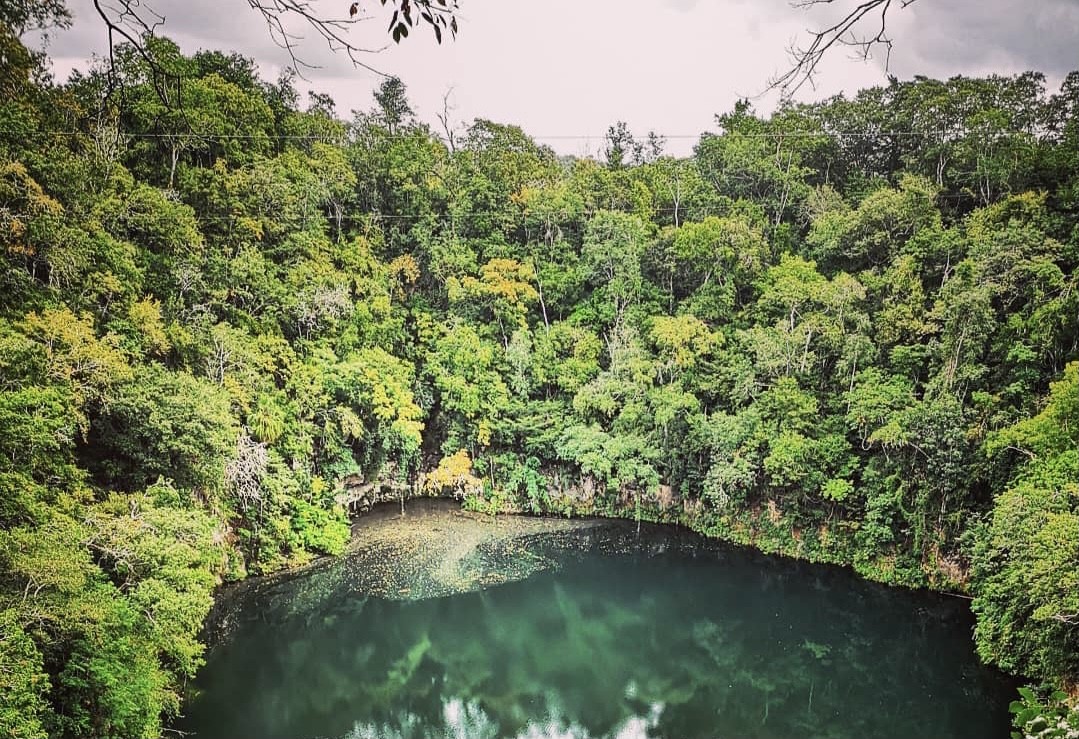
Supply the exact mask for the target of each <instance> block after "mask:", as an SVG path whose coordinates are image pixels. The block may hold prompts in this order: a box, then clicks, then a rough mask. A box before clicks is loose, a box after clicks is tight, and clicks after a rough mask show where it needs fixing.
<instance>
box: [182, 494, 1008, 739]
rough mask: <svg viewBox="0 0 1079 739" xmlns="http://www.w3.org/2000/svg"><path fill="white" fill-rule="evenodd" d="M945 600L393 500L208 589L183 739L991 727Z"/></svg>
mask: <svg viewBox="0 0 1079 739" xmlns="http://www.w3.org/2000/svg"><path fill="white" fill-rule="evenodd" d="M972 626H973V619H972V617H971V615H970V612H969V608H968V607H967V604H966V602H964V601H962V600H959V599H955V598H948V597H945V596H939V595H935V594H929V593H916V592H909V591H903V590H897V589H892V588H886V587H883V586H879V585H876V584H873V583H868V582H865V581H862V580H860V579H859V578H858V577H857V576H855V575H854V574H853V573H850V572H847V571H845V570H841V569H838V568H832V567H822V566H814V565H809V564H805V563H800V562H793V561H790V560H785V559H779V558H770V557H765V556H763V555H759V554H755V553H752V552H748V551H745V550H741V549H737V548H731V547H728V546H725V545H723V544H720V543H717V542H714V541H710V540H705V539H702V538H700V537H698V536H695V535H693V534H691V533H689V532H686V531H684V530H681V529H677V528H672V527H659V526H648V525H645V526H642V527H641V528H640V531H639V532H638V530H637V527H636V525H635V524H633V523H631V522H624V521H569V520H559V519H535V518H520V517H500V518H498V519H489V518H486V517H482V516H476V515H472V514H465V513H462V512H460V511H457V510H456V509H454V508H453V507H451V506H449V505H448V504H444V503H438V502H414V503H410V504H409V508H408V514H407V515H406V516H405V517H404V518H401V517H400V516H399V513H398V511H396V510H392V511H391V510H387V509H382V510H379V511H376V513H375V514H374V515H373V516H370V517H368V518H365V519H361V521H359V522H358V523H357V525H356V526H355V528H354V545H353V551H351V552H350V553H349V554H348V555H347V556H345V557H342V558H339V559H336V560H329V561H326V562H323V563H320V564H318V565H316V566H314V567H312V568H310V569H308V570H305V571H303V572H301V573H297V574H294V575H291V576H286V577H278V578H273V579H266V580H262V581H257V580H256V581H252V582H250V583H244V584H242V585H241V586H239V587H236V588H234V589H231V590H229V591H226V592H225V593H223V595H222V597H221V599H220V603H219V605H218V607H217V608H216V609H215V612H214V614H213V615H212V617H211V620H210V623H209V624H208V627H207V628H208V634H209V637H210V639H211V641H212V647H211V649H210V651H209V652H208V654H207V664H206V666H205V667H204V668H203V669H202V670H201V671H200V673H199V675H198V677H197V679H196V681H195V686H194V688H193V691H192V697H191V699H190V700H189V702H188V703H187V704H186V706H185V713H186V717H185V718H184V720H183V721H182V722H181V723H180V724H179V726H178V728H180V729H181V730H183V731H187V732H193V733H194V734H195V736H198V737H202V738H203V739H224V738H226V737H228V738H230V739H231V738H232V737H262V738H263V739H314V738H316V737H318V738H326V739H329V738H334V739H346V738H347V739H359V738H361V737H379V738H387V739H392V738H396V737H399V738H401V739H406V738H407V739H413V738H415V739H419V738H423V739H441V738H443V737H446V738H449V737H469V738H471V737H478V738H481V739H482V738H488V737H559V738H562V737H566V738H569V737H572V738H574V739H585V738H591V737H596V738H598V737H612V738H614V737H617V738H619V739H629V738H630V737H670V738H671V739H675V738H690V737H732V738H751V737H760V738H761V739H773V738H774V739H780V738H784V737H786V738H790V739H794V738H795V737H828V738H834V739H845V738H847V737H850V738H851V739H853V738H855V737H858V738H862V737H880V738H889V737H895V738H896V739H908V738H910V737H929V738H936V739H986V738H988V739H993V738H994V737H1000V738H1001V739H1003V737H1007V736H1008V734H1009V731H1008V726H1009V720H1008V713H1007V705H1008V702H1009V701H1010V700H1011V699H1012V697H1013V684H1012V682H1011V681H1009V680H1008V679H1006V678H1004V677H1003V676H1002V675H1000V674H999V673H997V672H996V671H994V670H991V669H989V668H986V667H984V666H982V665H980V664H979V662H978V660H977V657H976V656H975V654H974V649H973V644H972V642H971V637H970V631H971V628H972Z"/></svg>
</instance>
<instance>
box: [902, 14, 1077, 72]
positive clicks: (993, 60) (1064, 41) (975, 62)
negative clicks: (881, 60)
mask: <svg viewBox="0 0 1079 739" xmlns="http://www.w3.org/2000/svg"><path fill="white" fill-rule="evenodd" d="M902 13H903V14H908V13H909V14H910V18H908V19H904V20H903V22H902V24H901V26H900V28H901V31H900V32H899V33H898V35H897V39H896V51H895V53H894V54H893V57H892V59H893V62H894V64H893V71H895V72H897V73H899V74H901V75H904V76H906V75H913V74H925V75H929V76H937V77H947V76H952V75H955V74H960V73H963V74H981V73H986V72H999V73H1005V72H1021V71H1026V70H1038V71H1041V72H1045V73H1046V74H1047V75H1049V76H1050V78H1058V79H1059V78H1060V77H1063V76H1064V75H1065V74H1066V73H1067V72H1069V71H1072V70H1073V69H1079V43H1077V42H1079V0H1028V1H1027V2H1016V1H1015V0H919V2H917V3H915V4H914V5H912V6H910V7H909V8H907V9H905V10H904V11H902ZM897 15H899V14H897Z"/></svg>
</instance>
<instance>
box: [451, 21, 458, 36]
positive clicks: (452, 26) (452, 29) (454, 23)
mask: <svg viewBox="0 0 1079 739" xmlns="http://www.w3.org/2000/svg"><path fill="white" fill-rule="evenodd" d="M450 30H451V31H453V35H454V36H456V35H457V19H456V18H451V19H450Z"/></svg>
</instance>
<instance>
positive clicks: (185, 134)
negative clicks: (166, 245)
mask: <svg viewBox="0 0 1079 739" xmlns="http://www.w3.org/2000/svg"><path fill="white" fill-rule="evenodd" d="M1002 134H1003V135H1014V136H1018V135H1026V136H1034V135H1035V134H1034V133H1032V132H1030V131H1023V130H1009V131H1002V132H997V133H996V135H1002ZM93 135H94V134H93V133H92V132H88V131H55V130H54V131H30V132H27V131H15V130H11V129H0V136H18V137H23V138H43V137H58V138H64V137H68V138H75V137H92V136H93ZM429 135H430V137H431V138H436V139H439V140H441V139H442V138H443V137H441V136H438V135H435V134H429ZM656 135H657V136H658V137H659V138H661V139H666V140H672V139H674V140H682V139H698V138H703V137H705V136H714V137H723V136H735V137H738V138H748V139H772V140H775V139H814V138H834V139H846V138H849V139H871V138H887V137H910V138H942V139H943V138H946V137H950V135H951V134H950V132H947V131H942V130H936V131H914V130H906V131H772V132H765V131H758V132H749V133H744V132H739V131H720V132H715V131H702V132H701V133H699V134H688V133H686V134H656ZM415 136H416V134H393V133H385V134H377V135H375V136H372V137H371V138H373V139H376V140H386V139H395V140H405V139H411V138H415ZM525 136H526V137H527V138H529V139H532V140H534V141H591V140H593V139H595V140H597V141H602V140H606V138H607V134H550V135H530V134H525ZM117 138H126V139H199V140H220V141H234V140H235V141H255V140H265V141H268V142H271V141H329V142H344V143H347V142H349V141H356V140H358V139H362V137H351V136H349V135H348V134H343V135H340V136H327V135H325V134H269V133H267V134H240V133H205V134H204V133H197V132H193V131H182V132H177V133H151V132H138V133H136V132H123V131H121V132H119V133H118V134H117Z"/></svg>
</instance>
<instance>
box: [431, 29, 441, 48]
mask: <svg viewBox="0 0 1079 739" xmlns="http://www.w3.org/2000/svg"><path fill="white" fill-rule="evenodd" d="M432 28H434V29H435V39H436V40H437V41H438V43H440V44H441V43H442V29H441V28H439V27H438V26H437V25H436V26H432Z"/></svg>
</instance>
